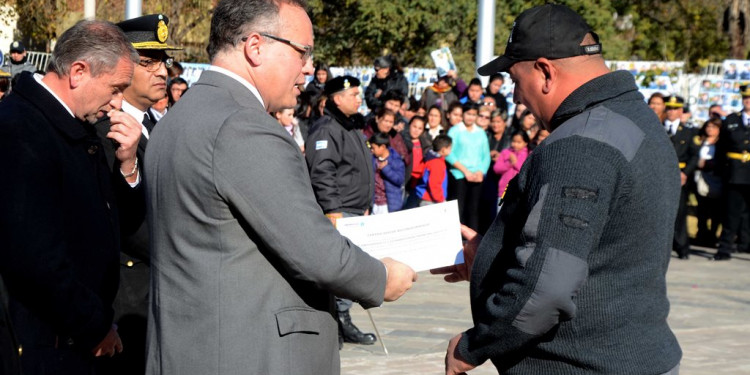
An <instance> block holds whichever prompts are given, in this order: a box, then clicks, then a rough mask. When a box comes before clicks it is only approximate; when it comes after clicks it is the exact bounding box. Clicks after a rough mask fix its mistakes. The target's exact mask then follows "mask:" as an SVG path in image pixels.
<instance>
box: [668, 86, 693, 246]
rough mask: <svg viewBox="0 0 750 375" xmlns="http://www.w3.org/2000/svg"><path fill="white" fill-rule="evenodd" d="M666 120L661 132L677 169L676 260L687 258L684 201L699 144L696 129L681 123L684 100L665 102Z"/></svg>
mask: <svg viewBox="0 0 750 375" xmlns="http://www.w3.org/2000/svg"><path fill="white" fill-rule="evenodd" d="M665 106H666V113H667V118H666V119H665V120H664V128H665V130H666V131H667V134H669V138H670V139H671V140H672V144H673V145H674V150H675V152H676V153H677V160H678V162H679V166H680V171H681V173H680V179H681V183H682V189H681V191H680V205H679V208H678V210H677V219H676V221H675V225H674V240H673V242H672V249H673V250H674V251H676V252H677V256H678V257H679V258H680V259H688V258H689V257H690V243H689V240H688V233H687V197H688V186H687V181H688V179H690V178H692V175H693V172H695V169H696V168H697V167H698V160H699V159H698V152H699V150H700V145H701V140H700V136H698V132H697V131H696V129H694V128H691V127H688V126H687V124H683V123H682V122H681V117H682V115H683V108H684V107H685V100H684V99H682V98H681V97H679V96H670V97H669V98H668V99H667V100H666V102H665Z"/></svg>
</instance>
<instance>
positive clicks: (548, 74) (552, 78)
mask: <svg viewBox="0 0 750 375" xmlns="http://www.w3.org/2000/svg"><path fill="white" fill-rule="evenodd" d="M534 69H535V70H537V71H538V74H539V75H540V79H543V80H544V84H543V85H542V92H543V93H544V94H549V93H550V91H552V86H553V85H555V84H556V83H557V68H556V67H555V66H554V65H553V64H552V62H551V61H549V60H548V59H546V58H544V57H542V58H539V59H537V60H536V61H535V62H534Z"/></svg>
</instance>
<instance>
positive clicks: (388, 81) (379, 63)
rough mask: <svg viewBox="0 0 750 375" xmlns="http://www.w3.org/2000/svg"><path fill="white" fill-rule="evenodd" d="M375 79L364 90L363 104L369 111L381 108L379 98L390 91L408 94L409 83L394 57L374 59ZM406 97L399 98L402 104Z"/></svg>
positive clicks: (381, 104) (381, 103)
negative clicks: (365, 104)
mask: <svg viewBox="0 0 750 375" xmlns="http://www.w3.org/2000/svg"><path fill="white" fill-rule="evenodd" d="M373 65H374V66H375V77H373V78H372V80H371V81H370V85H368V86H367V89H366V90H365V102H366V103H367V107H368V108H370V110H371V111H375V110H377V109H378V108H380V107H382V106H383V102H382V101H381V97H382V96H384V95H385V94H387V93H388V92H389V91H392V90H399V91H401V94H402V95H408V94H409V82H408V81H407V80H406V77H405V76H404V72H403V70H402V69H401V65H399V63H398V60H397V59H396V57H395V56H393V55H390V56H381V57H378V58H377V59H375V62H374V63H373ZM404 99H406V97H404V98H401V102H402V103H403V101H404Z"/></svg>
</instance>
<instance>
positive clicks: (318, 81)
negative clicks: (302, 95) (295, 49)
mask: <svg viewBox="0 0 750 375" xmlns="http://www.w3.org/2000/svg"><path fill="white" fill-rule="evenodd" d="M330 78H333V77H331V71H330V70H329V69H328V65H327V64H323V63H318V65H316V66H315V73H313V80H312V81H310V83H308V84H307V87H305V92H309V93H310V95H311V96H312V98H313V99H316V98H317V97H318V96H319V95H320V94H321V93H323V87H325V85H326V82H327V81H328V79H330Z"/></svg>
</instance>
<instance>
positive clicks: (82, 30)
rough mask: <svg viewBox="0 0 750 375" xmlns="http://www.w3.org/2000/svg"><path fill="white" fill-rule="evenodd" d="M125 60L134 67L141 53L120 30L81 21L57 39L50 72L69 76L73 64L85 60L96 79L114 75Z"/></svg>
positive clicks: (107, 24) (50, 63) (107, 25)
mask: <svg viewBox="0 0 750 375" xmlns="http://www.w3.org/2000/svg"><path fill="white" fill-rule="evenodd" d="M123 58H124V59H129V60H130V61H132V62H133V63H134V64H135V63H138V61H139V57H138V52H136V51H135V49H134V48H133V46H132V45H131V44H130V42H129V41H128V39H127V38H126V37H125V34H123V33H122V30H120V28H118V27H117V26H115V25H114V24H113V23H110V22H106V21H96V20H93V21H80V22H78V23H76V24H75V25H73V27H71V28H69V29H68V30H65V32H64V33H63V34H62V35H61V36H60V38H59V39H58V40H57V44H56V45H55V50H54V51H53V52H52V57H51V58H50V61H49V65H47V72H52V73H56V74H57V75H59V76H66V75H68V74H70V67H71V65H72V64H73V63H74V62H76V61H85V62H86V63H88V64H89V67H90V69H91V75H92V76H94V77H96V76H98V75H99V74H101V73H105V72H111V71H112V70H113V69H114V68H115V66H117V63H118V62H120V60H121V59H123Z"/></svg>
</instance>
